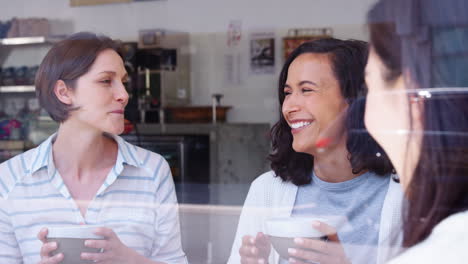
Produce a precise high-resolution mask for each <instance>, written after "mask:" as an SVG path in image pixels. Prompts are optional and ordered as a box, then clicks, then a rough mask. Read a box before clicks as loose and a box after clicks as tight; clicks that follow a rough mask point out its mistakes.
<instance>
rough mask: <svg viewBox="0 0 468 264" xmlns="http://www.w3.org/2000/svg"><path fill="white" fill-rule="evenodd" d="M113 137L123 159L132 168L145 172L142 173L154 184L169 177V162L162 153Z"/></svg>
mask: <svg viewBox="0 0 468 264" xmlns="http://www.w3.org/2000/svg"><path fill="white" fill-rule="evenodd" d="M115 138H116V140H117V142H118V144H119V151H121V152H122V155H123V159H124V160H125V161H126V162H127V164H130V165H132V166H134V169H137V170H139V171H140V173H141V172H142V171H143V172H145V173H144V174H146V175H148V176H149V177H151V178H152V179H153V181H154V182H155V183H156V184H159V183H161V182H162V181H163V180H165V179H166V178H168V177H171V170H170V167H169V163H168V162H167V161H166V160H165V159H164V157H163V156H162V155H160V154H158V153H155V152H152V151H149V150H147V149H144V148H141V147H139V146H136V145H134V144H131V143H129V142H127V141H125V140H124V139H123V138H121V137H118V136H115ZM139 176H141V175H139Z"/></svg>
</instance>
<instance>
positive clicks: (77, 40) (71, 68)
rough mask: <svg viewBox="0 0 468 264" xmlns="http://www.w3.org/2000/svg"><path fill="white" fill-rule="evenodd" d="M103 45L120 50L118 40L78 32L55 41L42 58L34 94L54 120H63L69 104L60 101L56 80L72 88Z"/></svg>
mask: <svg viewBox="0 0 468 264" xmlns="http://www.w3.org/2000/svg"><path fill="white" fill-rule="evenodd" d="M106 49H112V50H115V51H116V52H117V53H119V54H120V46H119V44H118V42H116V41H113V40H112V39H110V38H109V37H106V36H98V35H96V34H94V33H90V32H79V33H76V34H73V35H71V36H70V37H68V38H67V39H65V40H62V41H60V42H57V43H56V44H54V45H53V46H52V48H51V49H50V50H49V52H48V53H47V55H46V56H45V58H44V59H43V60H42V63H41V65H40V66H39V70H38V72H37V75H36V81H35V86H36V94H37V97H38V98H39V102H40V104H41V107H43V108H44V109H45V110H47V112H48V113H49V115H50V116H51V117H52V119H53V120H55V121H56V122H59V123H61V122H63V121H65V120H66V119H67V118H68V116H69V113H70V111H72V110H74V108H72V107H71V106H69V105H67V104H64V103H62V102H61V101H60V100H59V99H58V98H57V96H56V95H55V92H54V88H55V84H56V83H57V81H58V80H62V81H64V82H65V84H66V85H67V87H68V88H71V89H73V88H75V84H76V80H77V79H78V78H80V77H81V76H82V75H84V74H85V73H87V72H88V70H89V69H90V68H91V66H92V65H93V63H94V60H95V59H96V57H97V56H98V55H99V53H100V52H101V51H103V50H106Z"/></svg>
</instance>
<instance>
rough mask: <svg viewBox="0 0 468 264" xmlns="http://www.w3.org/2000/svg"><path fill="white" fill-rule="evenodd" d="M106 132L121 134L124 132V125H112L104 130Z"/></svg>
mask: <svg viewBox="0 0 468 264" xmlns="http://www.w3.org/2000/svg"><path fill="white" fill-rule="evenodd" d="M103 131H104V132H105V133H108V134H112V135H120V134H122V133H123V132H124V127H123V126H121V127H112V128H107V129H104V130H103Z"/></svg>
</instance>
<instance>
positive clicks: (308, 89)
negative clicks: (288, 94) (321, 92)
mask: <svg viewBox="0 0 468 264" xmlns="http://www.w3.org/2000/svg"><path fill="white" fill-rule="evenodd" d="M313 91H314V90H313V89H310V88H303V89H302V92H303V93H307V92H313Z"/></svg>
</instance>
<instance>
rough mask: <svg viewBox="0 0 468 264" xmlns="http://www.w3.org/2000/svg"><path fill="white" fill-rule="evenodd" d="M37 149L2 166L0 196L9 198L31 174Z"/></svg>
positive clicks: (0, 165)
mask: <svg viewBox="0 0 468 264" xmlns="http://www.w3.org/2000/svg"><path fill="white" fill-rule="evenodd" d="M35 156H37V149H36V148H34V149H31V150H28V151H26V152H24V153H22V154H19V155H17V156H15V157H13V158H11V159H9V160H7V161H5V162H3V163H1V164H0V196H2V197H4V198H7V196H8V194H9V193H10V192H11V191H12V190H13V189H14V187H15V186H16V184H17V183H19V182H21V181H22V180H23V179H24V177H26V176H27V175H29V174H30V172H31V164H33V160H34V158H35Z"/></svg>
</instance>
